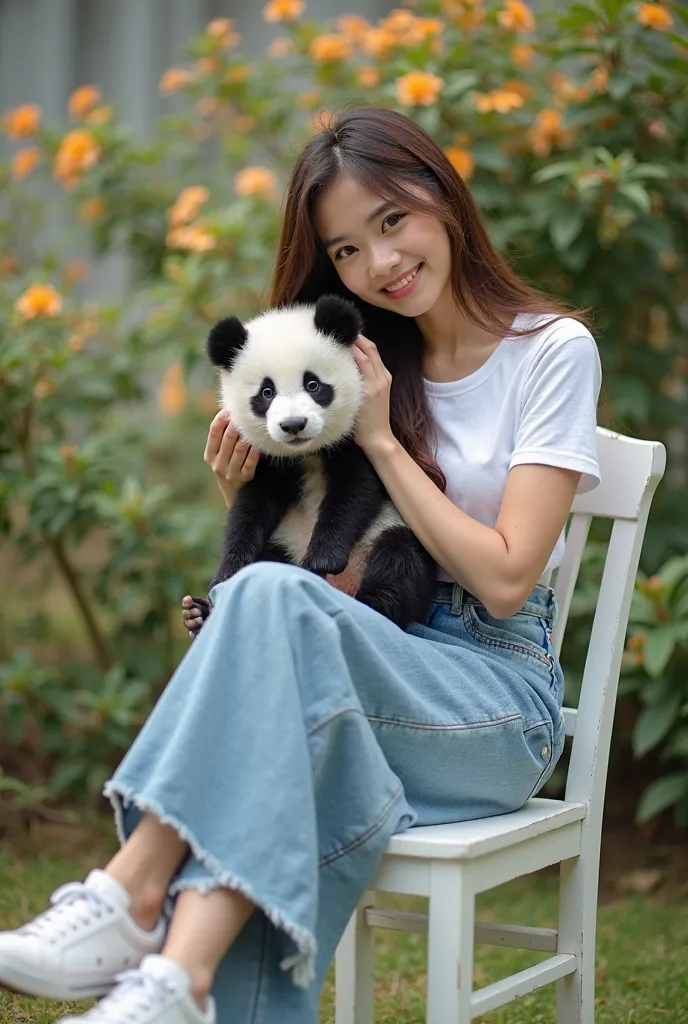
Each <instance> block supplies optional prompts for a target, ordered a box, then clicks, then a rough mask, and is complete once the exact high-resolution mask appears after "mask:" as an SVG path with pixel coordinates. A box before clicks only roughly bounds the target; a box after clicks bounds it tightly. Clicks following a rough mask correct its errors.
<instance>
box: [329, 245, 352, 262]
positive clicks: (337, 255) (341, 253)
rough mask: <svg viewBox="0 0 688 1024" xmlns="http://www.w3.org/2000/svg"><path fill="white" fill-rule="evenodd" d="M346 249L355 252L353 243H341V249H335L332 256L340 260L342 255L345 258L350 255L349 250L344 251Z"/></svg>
mask: <svg viewBox="0 0 688 1024" xmlns="http://www.w3.org/2000/svg"><path fill="white" fill-rule="evenodd" d="M347 249H350V250H351V252H356V246H355V245H343V246H342V247H341V249H337V251H336V253H335V254H334V258H335V259H336V260H341V259H342V257H344V259H346V257H347V256H350V255H351V252H347V251H346V250H347Z"/></svg>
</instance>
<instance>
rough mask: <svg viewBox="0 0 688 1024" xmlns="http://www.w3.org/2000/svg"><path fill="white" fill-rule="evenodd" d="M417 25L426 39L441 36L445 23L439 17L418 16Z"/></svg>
mask: <svg viewBox="0 0 688 1024" xmlns="http://www.w3.org/2000/svg"><path fill="white" fill-rule="evenodd" d="M416 27H417V29H418V31H419V32H422V34H423V38H424V39H427V38H428V37H429V36H439V35H441V33H442V32H443V31H444V23H443V22H442V21H440V19H439V18H416Z"/></svg>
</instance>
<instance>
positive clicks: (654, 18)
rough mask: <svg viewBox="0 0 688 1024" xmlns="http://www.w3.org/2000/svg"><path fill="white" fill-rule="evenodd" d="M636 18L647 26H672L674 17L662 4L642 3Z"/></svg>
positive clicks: (660, 27)
mask: <svg viewBox="0 0 688 1024" xmlns="http://www.w3.org/2000/svg"><path fill="white" fill-rule="evenodd" d="M636 18H637V19H638V21H639V22H640V24H641V25H644V26H645V28H656V29H665V28H671V26H672V25H673V24H674V18H673V15H672V14H671V11H668V10H667V9H666V7H664V6H663V5H662V4H641V5H640V7H639V8H638V13H637V15H636Z"/></svg>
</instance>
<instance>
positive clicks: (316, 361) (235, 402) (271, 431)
mask: <svg viewBox="0 0 688 1024" xmlns="http://www.w3.org/2000/svg"><path fill="white" fill-rule="evenodd" d="M245 327H246V330H247V332H248V335H249V342H248V343H247V344H246V345H245V346H244V347H243V348H242V349H241V350H240V351H239V353H238V354H237V356H236V358H235V360H234V362H233V364H232V369H231V371H227V370H221V371H220V394H221V399H220V400H221V404H222V406H223V407H224V408H225V409H227V410H228V412H229V414H230V416H231V419H232V423H233V424H234V425H235V427H236V428H237V430H238V431H239V433H240V434H241V435H242V437H244V438H245V439H246V440H247V441H248V442H249V443H250V444H252V445H254V447H256V448H258V450H259V451H261V452H264V453H265V454H266V455H274V456H277V457H278V458H291V457H298V458H301V457H302V456H304V455H305V454H306V453H307V452H310V451H315V450H316V449H318V448H323V447H325V446H326V445H329V444H334V443H336V442H337V441H339V440H341V438H342V437H345V436H346V435H347V434H349V433H350V432H351V430H352V429H353V425H354V420H355V418H356V413H357V412H358V409H359V407H360V404H361V400H362V397H363V382H362V379H361V375H360V373H359V372H358V367H357V366H356V363H355V361H354V358H353V355H352V353H351V350H350V348H348V347H344V346H343V345H340V344H339V343H338V342H336V341H333V340H332V338H330V337H328V336H327V335H325V334H322V333H321V332H320V331H318V330H317V329H316V328H315V326H314V324H313V307H312V306H296V307H292V308H287V309H273V310H268V312H266V313H261V314H260V315H259V316H256V317H254V318H253V319H252V320H248V321H247V322H246V324H245ZM305 370H310V371H311V372H312V373H315V374H317V375H318V377H320V378H322V379H323V380H325V381H327V383H329V384H331V385H332V386H333V388H334V399H333V401H332V404H331V405H330V406H328V407H327V408H326V409H323V408H322V407H321V406H319V405H318V403H317V402H314V401H313V399H312V398H311V396H310V395H309V394H308V392H307V391H305V390H304V387H303V374H304V371H305ZM266 377H269V378H270V379H272V380H273V381H274V382H275V384H276V386H277V397H276V398H275V400H274V401H273V403H272V405H271V406H270V408H269V409H268V414H267V418H266V419H263V418H262V417H260V416H257V415H256V414H255V413H254V412H252V410H251V404H250V399H251V397H252V396H253V395H255V393H256V392H257V391H258V389H259V388H260V385H261V383H262V381H263V380H264V378H266ZM292 416H305V417H307V419H308V425H307V426H306V428H305V429H304V430H303V431H302V434H301V435H300V436H302V437H304V438H307V439H308V440H307V442H306V443H305V444H299V445H298V446H295V447H293V448H290V447H289V446H288V445H287V444H285V439H286V438H287V435H286V434H285V432H284V431H283V430H281V429H280V426H279V424H280V422H282V421H284V420H286V419H288V418H289V417H292Z"/></svg>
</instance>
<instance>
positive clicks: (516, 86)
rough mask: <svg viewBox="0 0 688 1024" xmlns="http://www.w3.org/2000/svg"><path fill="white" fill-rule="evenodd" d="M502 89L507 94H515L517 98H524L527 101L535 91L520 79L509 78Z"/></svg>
mask: <svg viewBox="0 0 688 1024" xmlns="http://www.w3.org/2000/svg"><path fill="white" fill-rule="evenodd" d="M502 89H504V90H505V91H506V92H515V93H516V95H517V96H522V97H523V99H524V100H527V99H528V97H529V96H530V94H531V93H532V91H533V90H532V89H531V87H530V86H529V85H528V83H527V82H521V81H520V79H518V78H509V79H508V80H507V81H506V82H504V83H503V85H502Z"/></svg>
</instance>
